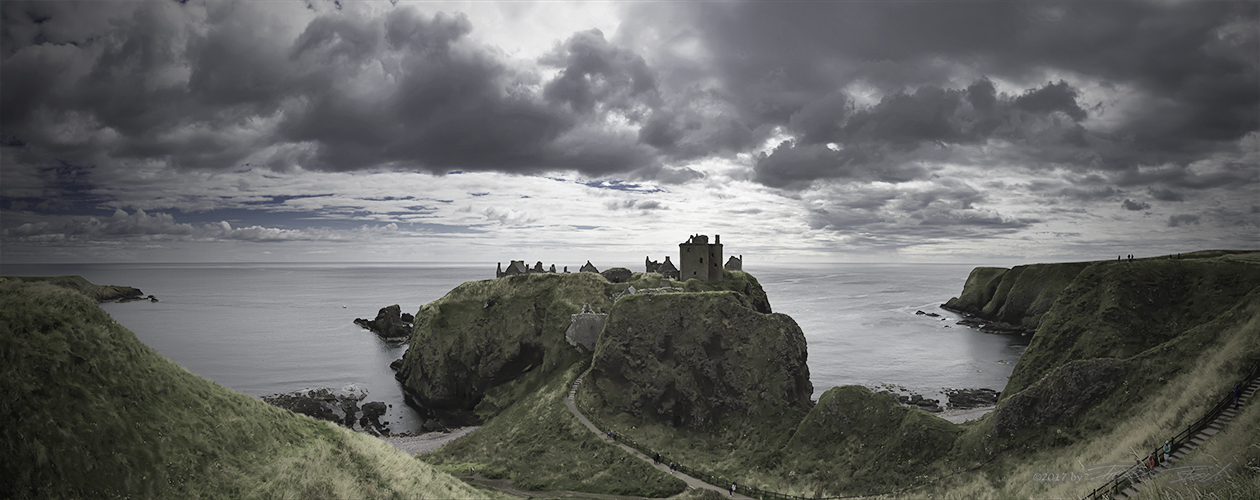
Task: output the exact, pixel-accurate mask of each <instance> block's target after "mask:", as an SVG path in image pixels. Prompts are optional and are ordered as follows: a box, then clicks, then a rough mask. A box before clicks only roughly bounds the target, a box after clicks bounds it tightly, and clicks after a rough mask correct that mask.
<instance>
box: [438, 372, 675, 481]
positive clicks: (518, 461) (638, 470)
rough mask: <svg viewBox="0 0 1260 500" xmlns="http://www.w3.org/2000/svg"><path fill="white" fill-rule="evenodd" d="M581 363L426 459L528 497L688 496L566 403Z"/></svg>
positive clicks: (451, 470) (671, 479) (667, 477)
mask: <svg viewBox="0 0 1260 500" xmlns="http://www.w3.org/2000/svg"><path fill="white" fill-rule="evenodd" d="M584 368H585V367H584V364H583V363H579V364H575V365H572V366H570V367H568V369H567V370H566V371H565V372H564V373H563V374H562V375H563V376H560V377H555V378H553V379H552V380H550V381H548V382H547V383H546V384H544V385H543V386H542V387H540V388H539V389H537V390H536V391H535V392H534V393H533V394H531V395H529V396H528V397H526V398H524V399H522V400H520V401H518V402H517V403H516V404H514V405H512V406H511V407H510V408H508V409H507V410H505V411H504V412H502V413H501V414H499V415H498V416H496V417H494V418H493V419H491V420H490V421H488V422H486V424H485V425H483V426H482V427H481V428H480V429H478V430H477V432H474V433H472V434H469V435H468V436H465V437H463V438H460V439H458V440H456V441H453V442H451V443H448V444H447V445H446V446H444V447H442V448H441V449H439V450H438V451H437V452H435V453H433V454H430V455H426V456H424V457H423V459H424V460H425V461H427V462H429V463H431V464H434V465H435V466H436V467H437V468H439V469H441V470H445V471H448V472H451V473H455V474H467V473H469V471H470V467H476V471H477V473H478V474H481V475H483V476H485V477H488V478H491V479H511V480H512V484H513V486H515V487H516V488H520V489H523V490H534V491H549V490H572V491H583V492H589V493H601V494H616V495H635V496H649V497H664V496H669V495H674V494H677V493H680V492H682V491H683V489H684V488H685V487H686V485H685V483H683V482H682V480H680V479H678V478H676V477H673V476H670V475H668V474H666V473H664V472H661V471H659V470H656V469H653V468H652V467H651V466H650V465H649V464H646V463H644V462H642V461H640V460H639V459H637V458H635V457H633V456H631V455H630V454H628V453H625V452H624V451H622V450H621V449H619V448H617V447H615V446H613V445H610V444H607V443H605V442H603V441H602V440H600V439H599V438H598V437H597V436H595V435H594V434H593V433H591V432H590V430H588V429H587V428H586V427H584V426H583V425H582V424H581V423H580V422H579V421H578V420H577V418H575V417H574V416H573V414H572V413H571V412H569V410H568V408H567V407H566V406H565V404H564V396H565V395H567V394H568V391H569V388H570V386H571V384H572V381H573V380H574V379H576V377H577V374H578V372H579V370H582V369H584Z"/></svg>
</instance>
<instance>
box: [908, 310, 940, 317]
mask: <svg viewBox="0 0 1260 500" xmlns="http://www.w3.org/2000/svg"><path fill="white" fill-rule="evenodd" d="M914 313H915V314H917V315H919V316H927V317H929V318H939V317H941V315H939V314H936V313H928V312H923V311H915V312H914Z"/></svg>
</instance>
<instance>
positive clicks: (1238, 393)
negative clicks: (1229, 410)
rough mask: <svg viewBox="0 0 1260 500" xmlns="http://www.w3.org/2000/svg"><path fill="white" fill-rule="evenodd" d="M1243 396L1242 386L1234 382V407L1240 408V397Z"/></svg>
mask: <svg viewBox="0 0 1260 500" xmlns="http://www.w3.org/2000/svg"><path fill="white" fill-rule="evenodd" d="M1241 397H1242V387H1240V386H1239V385H1238V384H1234V409H1235V410H1237V409H1238V399H1239V398H1241Z"/></svg>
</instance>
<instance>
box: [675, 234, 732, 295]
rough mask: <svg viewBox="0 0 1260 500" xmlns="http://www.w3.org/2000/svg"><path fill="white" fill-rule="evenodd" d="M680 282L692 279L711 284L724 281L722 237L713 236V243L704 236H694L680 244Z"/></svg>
mask: <svg viewBox="0 0 1260 500" xmlns="http://www.w3.org/2000/svg"><path fill="white" fill-rule="evenodd" d="M678 262H679V264H680V265H681V266H682V269H680V270H679V277H678V279H680V280H684V281H686V280H689V279H692V278H695V279H698V280H700V281H707V282H709V283H717V282H719V281H722V236H720V235H716V234H715V235H713V243H709V237H708V236H705V235H703V234H693V235H691V237H690V238H687V241H686V242H685V243H679V244H678Z"/></svg>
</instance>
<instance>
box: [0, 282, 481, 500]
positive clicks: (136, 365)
mask: <svg viewBox="0 0 1260 500" xmlns="http://www.w3.org/2000/svg"><path fill="white" fill-rule="evenodd" d="M0 353H2V354H0V356H2V359H0V361H2V363H0V394H4V397H3V398H0V420H2V421H3V422H5V424H4V425H3V427H0V498H83V497H90V498H109V497H127V496H138V497H147V498H413V497H417V496H427V497H437V498H484V497H485V496H486V494H485V493H484V492H480V491H476V490H473V489H472V488H470V487H468V486H466V485H464V484H463V483H462V482H460V481H458V480H455V479H454V478H451V477H450V476H448V475H446V474H443V473H440V472H437V471H435V470H433V469H432V468H431V467H429V466H427V465H425V464H423V463H421V462H419V461H417V460H414V459H412V458H410V457H407V456H406V455H404V454H402V453H401V452H398V451H396V450H394V449H393V448H391V447H389V446H388V445H387V444H385V443H383V442H381V441H379V440H376V439H374V438H371V437H369V436H366V435H361V434H356V433H353V432H350V431H347V430H344V429H341V428H339V427H336V426H335V425H332V424H328V423H324V422H319V421H316V420H313V419H310V418H307V417H303V416H299V415H295V414H293V413H291V412H289V411H287V410H281V409H279V408H275V407H273V406H270V405H267V404H265V403H262V402H260V401H257V400H255V399H253V398H250V397H248V396H245V395H243V394H238V393H234V392H232V391H230V390H227V389H225V388H223V387H221V386H219V385H217V384H214V383H213V382H210V381H207V380H205V379H202V378H200V377H198V376H196V375H193V374H192V373H189V372H188V371H187V370H184V369H183V368H181V367H180V366H178V365H176V364H175V363H173V362H171V361H170V360H167V359H166V358H163V357H162V356H160V355H158V354H157V353H155V352H154V351H153V350H152V349H150V348H148V347H147V346H145V345H144V344H142V343H140V342H139V341H138V340H137V339H136V338H135V335H134V334H133V333H131V332H130V331H128V330H127V329H125V328H123V327H121V326H119V325H118V324H117V323H115V322H114V321H113V320H112V319H110V317H109V315H108V314H106V313H105V312H104V311H103V310H101V309H100V308H99V307H97V306H96V304H94V303H92V302H91V301H90V300H88V299H86V298H85V297H83V296H82V295H79V294H77V293H74V292H71V291H69V290H66V289H62V288H57V287H54V286H52V285H49V284H26V283H16V282H12V281H10V282H5V283H0Z"/></svg>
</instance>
